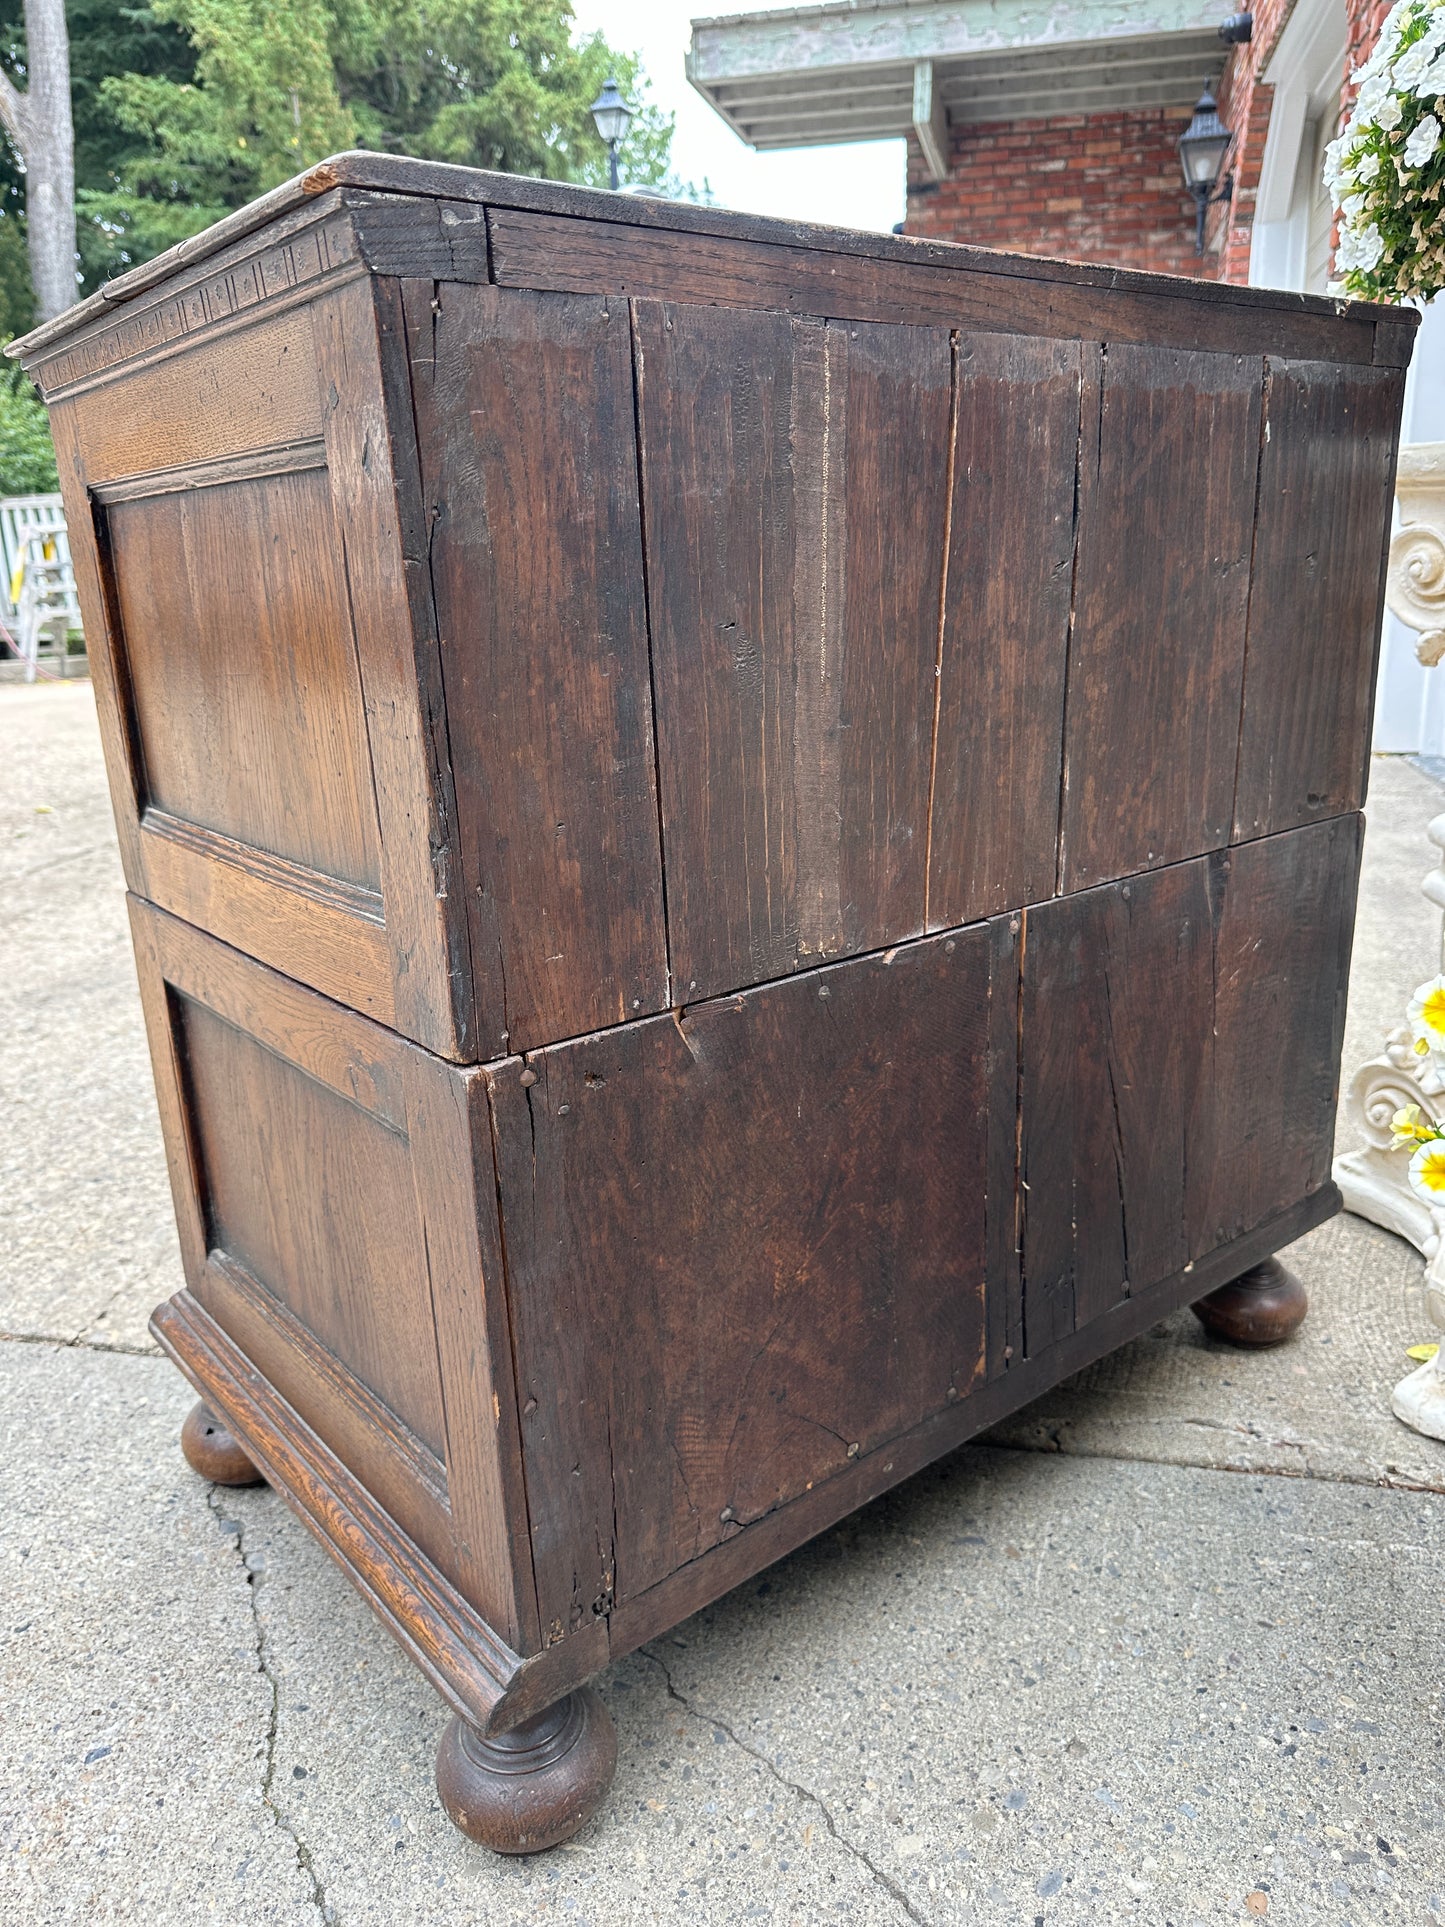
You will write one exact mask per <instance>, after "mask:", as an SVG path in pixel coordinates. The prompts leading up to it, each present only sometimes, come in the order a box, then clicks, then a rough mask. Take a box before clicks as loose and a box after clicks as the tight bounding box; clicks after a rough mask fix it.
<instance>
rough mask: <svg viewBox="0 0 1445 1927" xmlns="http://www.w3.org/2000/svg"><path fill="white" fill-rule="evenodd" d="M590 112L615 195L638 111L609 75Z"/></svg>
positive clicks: (612, 76) (614, 79)
mask: <svg viewBox="0 0 1445 1927" xmlns="http://www.w3.org/2000/svg"><path fill="white" fill-rule="evenodd" d="M1211 105H1212V103H1211ZM589 112H590V113H591V115H592V119H593V121H594V122H595V124H596V127H597V132H598V134H599V135H600V136H601V138H602V140H603V141H604V142H605V143H606V145H607V173H608V180H609V185H610V186H611V188H612V191H613V193H614V194H615V193H616V191H617V182H618V176H617V150H618V148H619V147H620V146H621V144H622V142H623V140H624V139H625V138H626V135H627V129H628V126H629V125H630V123H631V120H632V116H633V115H634V114H635V113H636V112H637V109H636V108H635V107H633V106H631V105H630V104H629V103H628V102H627V101H625V100H624V99H623V98H622V95H621V94H620V93H619V92H618V90H617V80H616V77H615V75H612V74H609V75H608V76H607V85H606V86H605V87H604V88H603V89H602V92H601V93H600V94H599V95H598V96H597V98H596V100H594V101H593V103H592V106H591V108H590V109H589Z"/></svg>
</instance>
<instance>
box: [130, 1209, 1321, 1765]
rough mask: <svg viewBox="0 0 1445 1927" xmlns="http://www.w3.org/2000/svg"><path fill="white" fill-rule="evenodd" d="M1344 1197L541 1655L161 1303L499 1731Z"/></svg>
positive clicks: (182, 1304)
mask: <svg viewBox="0 0 1445 1927" xmlns="http://www.w3.org/2000/svg"><path fill="white" fill-rule="evenodd" d="M1339 1208H1340V1194H1339V1192H1338V1191H1337V1190H1336V1189H1335V1186H1334V1185H1333V1184H1325V1185H1322V1186H1321V1187H1320V1188H1319V1190H1317V1191H1315V1192H1313V1193H1312V1194H1311V1195H1310V1196H1309V1197H1306V1198H1303V1199H1301V1200H1300V1201H1299V1202H1298V1203H1297V1204H1295V1205H1292V1206H1291V1207H1290V1209H1289V1210H1287V1211H1284V1212H1281V1213H1280V1214H1279V1215H1278V1216H1277V1217H1275V1218H1272V1219H1270V1220H1269V1221H1268V1222H1267V1223H1266V1224H1262V1225H1258V1226H1256V1227H1255V1228H1254V1229H1253V1230H1251V1231H1248V1232H1245V1233H1244V1234H1243V1235H1242V1236H1240V1237H1238V1238H1235V1239H1233V1240H1232V1241H1231V1242H1230V1243H1229V1244H1227V1245H1223V1246H1221V1247H1220V1248H1219V1249H1218V1250H1216V1251H1212V1252H1210V1253H1208V1255H1207V1256H1205V1257H1203V1258H1201V1259H1200V1260H1199V1261H1198V1262H1197V1263H1195V1264H1191V1265H1189V1266H1188V1267H1186V1268H1185V1269H1184V1270H1183V1271H1180V1272H1177V1273H1175V1275H1174V1276H1173V1277H1171V1278H1167V1279H1164V1280H1163V1281H1161V1282H1160V1283H1159V1284H1157V1285H1154V1286H1152V1287H1151V1288H1150V1289H1149V1290H1148V1291H1144V1292H1141V1293H1139V1294H1138V1296H1136V1297H1131V1298H1125V1299H1122V1300H1121V1301H1120V1302H1119V1304H1118V1305H1116V1306H1115V1307H1114V1308H1113V1309H1112V1310H1111V1311H1109V1312H1107V1313H1105V1314H1104V1315H1103V1316H1101V1317H1099V1318H1096V1319H1093V1320H1091V1321H1090V1322H1089V1323H1088V1324H1087V1325H1085V1326H1084V1327H1083V1328H1082V1329H1081V1330H1079V1331H1076V1332H1073V1333H1071V1334H1069V1335H1068V1336H1066V1337H1064V1338H1061V1339H1059V1340H1057V1341H1056V1342H1055V1343H1054V1344H1052V1345H1050V1346H1049V1347H1048V1348H1047V1349H1046V1350H1044V1351H1042V1352H1040V1353H1038V1354H1036V1355H1035V1356H1033V1357H1031V1358H1025V1359H1020V1360H1019V1361H1018V1362H1017V1364H1015V1365H1013V1366H1011V1367H1010V1368H1009V1370H1007V1371H1006V1372H1004V1373H1003V1374H1001V1375H1000V1376H999V1377H997V1378H995V1379H993V1380H991V1381H989V1382H988V1383H987V1384H985V1385H982V1386H980V1387H979V1388H978V1390H977V1391H975V1392H973V1393H971V1394H970V1395H969V1397H967V1398H966V1399H961V1400H959V1401H958V1403H957V1404H954V1405H950V1406H949V1407H948V1408H947V1409H946V1410H944V1411H942V1412H939V1413H936V1414H935V1415H934V1416H933V1417H932V1418H929V1419H925V1420H924V1421H923V1423H922V1424H920V1425H917V1426H914V1427H913V1428H912V1429H911V1430H910V1431H908V1432H906V1433H904V1434H903V1435H902V1436H901V1437H899V1438H896V1439H893V1440H891V1441H889V1442H888V1443H887V1444H885V1445H882V1446H879V1447H877V1448H876V1449H875V1450H874V1451H872V1452H870V1453H867V1454H865V1455H864V1456H862V1457H860V1458H858V1459H854V1460H852V1461H851V1462H850V1463H849V1465H848V1467H847V1469H846V1470H845V1471H843V1472H840V1473H839V1474H838V1476H837V1477H836V1478H833V1479H829V1480H828V1481H827V1482H826V1484H824V1485H820V1486H817V1487H815V1488H814V1489H813V1490H811V1491H810V1492H807V1493H805V1494H803V1495H801V1496H800V1497H798V1498H796V1499H794V1500H793V1501H792V1502H791V1503H790V1504H788V1505H785V1506H780V1507H778V1508H777V1509H776V1510H774V1511H771V1512H768V1513H765V1514H764V1515H763V1516H762V1517H760V1518H758V1519H754V1520H751V1521H746V1522H741V1523H740V1524H739V1527H738V1529H737V1531H736V1532H734V1533H733V1534H732V1535H731V1536H730V1537H729V1538H727V1539H724V1540H723V1541H722V1542H721V1543H720V1544H718V1545H716V1546H714V1547H712V1549H711V1550H710V1551H709V1552H707V1553H706V1554H704V1555H703V1556H702V1557H701V1558H699V1559H697V1560H695V1561H693V1562H692V1563H691V1564H689V1565H686V1566H682V1567H680V1568H679V1569H678V1570H677V1571H676V1572H674V1573H671V1574H670V1575H669V1576H668V1577H667V1578H666V1579H664V1580H662V1581H661V1582H660V1583H659V1584H658V1585H656V1586H653V1587H651V1588H649V1590H648V1591H646V1592H642V1593H637V1594H634V1595H632V1596H631V1597H627V1596H625V1595H624V1596H623V1597H621V1598H620V1599H619V1600H618V1602H617V1604H616V1605H615V1606H614V1607H613V1609H612V1612H611V1614H610V1615H609V1616H608V1617H607V1618H605V1619H597V1620H595V1621H594V1622H593V1623H592V1624H590V1625H588V1626H586V1627H584V1628H583V1629H582V1630H580V1631H578V1632H577V1633H574V1634H572V1635H571V1636H569V1637H568V1638H566V1639H564V1640H561V1641H559V1642H558V1643H557V1644H555V1645H553V1646H549V1647H546V1648H545V1649H544V1650H543V1651H542V1652H540V1653H537V1654H535V1655H533V1656H530V1657H523V1656H521V1655H519V1654H517V1653H515V1652H513V1651H512V1650H511V1648H510V1647H509V1646H508V1645H507V1644H506V1643H505V1641H503V1640H502V1639H501V1638H500V1637H499V1635H498V1634H497V1633H496V1632H495V1630H494V1629H493V1628H492V1627H491V1626H490V1625H489V1624H488V1623H487V1621H486V1620H485V1619H483V1618H482V1616H481V1614H480V1613H478V1612H477V1610H476V1609H475V1607H473V1606H472V1605H471V1604H470V1603H469V1602H468V1601H467V1600H466V1599H465V1598H464V1597H463V1596H462V1594H461V1593H460V1592H459V1591H458V1590H457V1589H456V1587H455V1586H454V1585H452V1583H451V1582H450V1580H448V1579H447V1578H446V1577H445V1575H444V1574H442V1573H441V1572H439V1571H438V1570H437V1568H436V1566H435V1565H433V1564H432V1562H431V1561H430V1560H429V1559H428V1558H427V1557H426V1555H425V1554H424V1553H423V1552H422V1551H421V1550H420V1548H419V1547H418V1546H417V1545H416V1544H415V1543H414V1542H413V1541H412V1540H411V1539H410V1538H409V1537H408V1536H407V1535H406V1534H405V1533H404V1532H403V1531H402V1530H401V1529H400V1527H399V1526H398V1525H397V1524H396V1522H395V1521H394V1520H393V1519H392V1518H391V1517H390V1515H389V1514H388V1513H387V1512H386V1511H385V1510H384V1509H383V1508H382V1507H381V1506H380V1505H379V1504H378V1503H377V1501H376V1500H375V1499H374V1498H373V1497H372V1496H371V1494H370V1493H369V1492H367V1490H366V1489H365V1487H364V1486H363V1485H362V1484H361V1483H360V1482H359V1480H357V1479H356V1478H355V1477H354V1476H353V1475H352V1473H351V1472H349V1471H348V1470H347V1468H346V1466H345V1465H344V1464H343V1463H342V1461H341V1460H340V1459H339V1458H338V1457H337V1456H336V1454H335V1453H334V1452H333V1451H332V1450H331V1449H330V1447H329V1446H327V1445H326V1444H325V1442H324V1441H323V1440H321V1439H320V1438H318V1437H317V1435H316V1434H315V1433H314V1432H313V1431H312V1430H311V1428H310V1427H309V1426H308V1425H307V1424H306V1422H305V1421H304V1420H303V1419H302V1418H301V1417H300V1415H299V1414H298V1413H297V1412H296V1410H295V1409H294V1407H292V1406H291V1405H289V1404H288V1403H287V1401H286V1400H285V1399H284V1398H282V1397H281V1395H280V1394H279V1393H278V1392H277V1391H276V1389H275V1388H274V1386H272V1385H271V1384H270V1382H269V1381H268V1380H267V1379H266V1378H265V1377H264V1376H263V1375H262V1374H261V1373H260V1372H259V1371H258V1370H257V1369H256V1367H255V1366H254V1365H253V1364H252V1363H251V1362H250V1360H249V1359H247V1358H246V1356H245V1355H244V1353H242V1352H241V1350H240V1349H239V1348H238V1347H237V1346H236V1344H235V1343H234V1342H233V1341H232V1340H231V1339H230V1338H229V1337H228V1336H227V1334H226V1333H225V1331H223V1330H222V1328H221V1326H220V1325H218V1324H217V1322H216V1321H215V1319H214V1318H212V1317H211V1315H210V1314H209V1312H207V1311H206V1310H205V1308H204V1307H203V1306H202V1305H201V1304H200V1303H199V1302H198V1301H197V1300H196V1299H195V1298H193V1297H192V1296H191V1294H190V1293H189V1292H188V1291H182V1292H179V1293H177V1295H176V1296H175V1297H174V1298H172V1299H170V1300H169V1301H168V1302H167V1303H166V1304H164V1305H162V1306H161V1307H160V1308H159V1310H158V1311H157V1312H156V1313H155V1315H154V1317H153V1318H152V1320H151V1330H152V1331H153V1332H154V1334H155V1336H156V1338H157V1339H158V1340H159V1342H160V1344H161V1345H162V1346H163V1347H164V1349H165V1350H166V1352H168V1353H169V1355H170V1357H171V1358H172V1359H173V1360H174V1361H175V1363H176V1364H177V1365H178V1366H179V1367H180V1369H181V1371H182V1372H183V1373H184V1374H185V1376H186V1377H187V1378H188V1379H189V1380H190V1382H191V1383H192V1385H194V1386H195V1388H196V1390H197V1392H198V1393H199V1394H200V1396H201V1398H202V1399H204V1401H205V1402H206V1404H207V1405H208V1406H210V1408H211V1409H212V1411H213V1412H215V1413H216V1415H217V1416H218V1417H219V1418H220V1419H221V1420H222V1421H223V1422H224V1423H225V1425H226V1426H227V1427H228V1428H229V1429H230V1430H231V1431H232V1432H233V1433H234V1434H235V1437H236V1439H237V1440H238V1441H239V1442H240V1444H241V1446H242V1447H243V1449H244V1450H245V1452H246V1453H247V1455H248V1456H249V1457H250V1458H252V1459H254V1460H255V1462H256V1464H257V1465H258V1466H259V1467H260V1469H261V1471H262V1472H263V1473H264V1475H265V1477H266V1480H267V1482H268V1483H269V1484H270V1485H272V1486H274V1487H275V1489H276V1490H277V1491H278V1492H279V1493H280V1494H281V1495H282V1497H283V1498H285V1499H286V1500H287V1502H288V1503H289V1504H290V1505H291V1506H292V1508H293V1509H294V1510H295V1511H296V1512H297V1513H298V1514H299V1515H300V1517H301V1519H302V1521H303V1522H304V1523H305V1524H306V1525H307V1526H308V1527H309V1528H310V1530H311V1531H312V1532H313V1533H314V1534H315V1536H316V1537H317V1538H318V1539H319V1540H320V1542H321V1544H322V1545H323V1546H324V1547H325V1548H326V1550H327V1552H329V1553H330V1554H331V1556H332V1558H333V1559H335V1560H336V1562H337V1564H338V1565H339V1566H340V1567H341V1569H342V1570H343V1572H345V1574H346V1576H347V1578H348V1579H350V1580H351V1582H352V1584H353V1585H354V1586H355V1587H356V1588H357V1590H358V1592H360V1593H361V1595H362V1597H363V1598H364V1599H365V1600H366V1602H367V1604H368V1605H369V1606H370V1607H371V1609H372V1611H373V1612H375V1614H376V1615H377V1617H378V1619H380V1620H381V1622H382V1624H383V1625H384V1626H385V1627H386V1628H387V1630H388V1631H389V1632H390V1633H391V1635H392V1637H393V1638H394V1639H395V1640H396V1641H397V1643H398V1644H399V1645H400V1646H401V1648H402V1650H403V1651H404V1652H405V1653H406V1654H407V1655H408V1657H409V1658H410V1659H411V1660H412V1661H413V1662H414V1663H415V1664H416V1665H417V1666H418V1667H419V1668H420V1669H421V1671H422V1672H423V1673H424V1674H425V1675H426V1677H427V1678H428V1679H429V1680H430V1681H431V1683H432V1685H433V1686H435V1688H436V1690H437V1691H438V1692H439V1693H440V1694H441V1696H442V1698H443V1699H444V1700H445V1701H446V1702H447V1704H448V1705H449V1706H451V1707H452V1709H453V1710H454V1711H455V1712H456V1713H457V1714H458V1716H459V1717H460V1718H461V1719H462V1720H463V1721H464V1722H465V1723H466V1724H467V1725H468V1726H470V1727H472V1728H473V1729H474V1730H475V1731H476V1732H477V1733H478V1734H480V1735H481V1736H483V1737H486V1738H490V1737H494V1736H496V1735H500V1734H503V1733H508V1732H511V1731H512V1729H513V1728H515V1727H518V1726H520V1725H521V1724H522V1723H523V1722H524V1721H526V1720H530V1719H533V1718H535V1717H536V1715H538V1714H539V1713H541V1712H542V1711H544V1710H545V1709H546V1708H547V1707H549V1706H551V1705H552V1704H553V1703H554V1702H555V1701H557V1700H560V1699H561V1698H563V1697H564V1695H566V1694H568V1693H570V1692H572V1691H573V1690H574V1689H575V1688H577V1687H579V1686H581V1685H583V1684H584V1683H585V1682H586V1681H587V1680H588V1679H590V1678H591V1677H592V1675H593V1674H594V1673H597V1672H600V1671H601V1669H602V1668H603V1667H604V1666H606V1665H607V1664H608V1662H609V1660H612V1659H618V1658H621V1657H622V1655H623V1654H625V1653H629V1652H631V1651H633V1650H634V1649H635V1648H636V1647H638V1646H640V1645H642V1644H643V1643H644V1642H645V1641H646V1640H649V1639H651V1638H653V1637H654V1636H655V1635H657V1634H658V1633H661V1632H665V1631H666V1630H667V1629H668V1628H669V1627H671V1626H675V1625H676V1624H677V1623H678V1621H679V1620H682V1619H685V1618H686V1617H687V1616H688V1615H689V1614H690V1613H692V1612H695V1611H697V1610H698V1609H699V1608H700V1607H701V1606H704V1605H707V1604H709V1603H711V1601H713V1600H714V1599H717V1598H719V1597H720V1596H721V1595H722V1594H723V1593H725V1592H727V1591H729V1590H730V1589H731V1588H732V1587H734V1586H737V1585H740V1584H742V1582H743V1581H744V1580H746V1579H749V1578H751V1577H752V1576H753V1575H754V1574H756V1573H758V1572H761V1571H762V1570H763V1569H764V1568H765V1567H767V1566H770V1565H771V1564H772V1563H773V1562H774V1561H775V1560H777V1559H781V1558H783V1557H784V1556H785V1555H786V1554H787V1553H789V1552H791V1551H793V1550H794V1549H795V1548H796V1547H797V1546H800V1545H802V1544H804V1543H805V1542H806V1541H807V1540H809V1539H811V1538H813V1537H815V1536H816V1535H817V1534H818V1533H820V1532H825V1531H827V1530H828V1528H829V1527H830V1526H833V1525H836V1524H837V1523H838V1521H839V1520H840V1519H844V1518H846V1517H847V1515H848V1514H849V1513H850V1512H854V1511H856V1510H857V1508H858V1507H859V1506H861V1505H866V1504H867V1503H868V1502H869V1501H870V1500H871V1499H874V1498H876V1497H877V1496H878V1495H879V1494H880V1493H882V1492H886V1491H887V1490H888V1489H889V1487H890V1486H894V1485H897V1484H898V1483H899V1482H900V1481H901V1480H903V1479H906V1478H909V1477H910V1476H911V1475H912V1474H913V1473H915V1472H918V1471H921V1470H922V1468H923V1467H924V1466H926V1465H928V1464H930V1463H931V1462H932V1461H933V1460H935V1459H938V1458H941V1457H942V1456H943V1455H944V1454H945V1453H947V1452H951V1451H953V1450H954V1449H955V1448H956V1447H958V1446H960V1445H964V1444H966V1443H967V1442H968V1441H969V1440H970V1439H972V1438H975V1437H977V1436H978V1435H979V1434H980V1433H982V1432H985V1431H987V1430H988V1428H989V1427H990V1426H992V1425H996V1424H998V1423H999V1422H1000V1421H1001V1420H1002V1419H1004V1418H1007V1417H1008V1416H1009V1415H1010V1413H1012V1412H1015V1411H1017V1410H1018V1409H1019V1407H1020V1406H1023V1405H1026V1404H1027V1403H1028V1402H1029V1400H1031V1399H1034V1398H1038V1397H1039V1396H1041V1395H1042V1394H1043V1393H1044V1392H1046V1391H1048V1390H1050V1389H1051V1388H1052V1387H1053V1386H1055V1385H1057V1384H1058V1383H1059V1382H1060V1380H1062V1379H1064V1378H1067V1377H1068V1376H1070V1374H1072V1373H1074V1372H1077V1371H1080V1370H1082V1369H1083V1367H1084V1366H1086V1365H1090V1364H1092V1363H1094V1361H1095V1360H1096V1359H1099V1358H1102V1357H1103V1356H1104V1355H1105V1354H1106V1353H1108V1352H1111V1351H1113V1350H1115V1349H1116V1348H1117V1347H1118V1346H1119V1345H1122V1344H1124V1343H1125V1342H1126V1341H1127V1340H1129V1339H1131V1338H1135V1337H1137V1336H1139V1335H1140V1334H1141V1333H1142V1332H1145V1331H1147V1330H1148V1329H1149V1327H1150V1326H1151V1325H1154V1324H1157V1323H1158V1321H1159V1320H1160V1319H1161V1318H1165V1317H1167V1316H1168V1315H1169V1314H1170V1313H1171V1312H1173V1311H1177V1310H1179V1309H1180V1308H1181V1307H1183V1306H1185V1305H1190V1304H1194V1303H1195V1302H1197V1301H1198V1300H1199V1299H1200V1298H1202V1297H1204V1296H1206V1295H1207V1294H1208V1293H1210V1292H1212V1291H1214V1290H1216V1289H1217V1288H1218V1287H1219V1286H1220V1285H1223V1284H1226V1283H1227V1282H1228V1281H1229V1280H1230V1279H1232V1278H1235V1277H1237V1276H1238V1275H1239V1274H1240V1273H1242V1272H1244V1271H1247V1270H1248V1269H1249V1268H1250V1267H1251V1266H1253V1265H1257V1264H1258V1263H1259V1262H1260V1261H1261V1260H1262V1259H1264V1258H1267V1257H1269V1256H1271V1255H1272V1254H1273V1253H1274V1252H1275V1251H1278V1250H1280V1249H1281V1248H1282V1247H1283V1246H1285V1245H1288V1244H1292V1243H1293V1242H1294V1240H1295V1239H1296V1238H1300V1237H1303V1236H1304V1234H1305V1233H1306V1232H1307V1231H1311V1230H1313V1229H1314V1227H1315V1226H1316V1225H1318V1224H1322V1223H1323V1222H1324V1221H1325V1220H1326V1219H1327V1218H1330V1217H1332V1216H1333V1215H1334V1214H1335V1212H1336V1211H1338V1210H1339Z"/></svg>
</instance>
